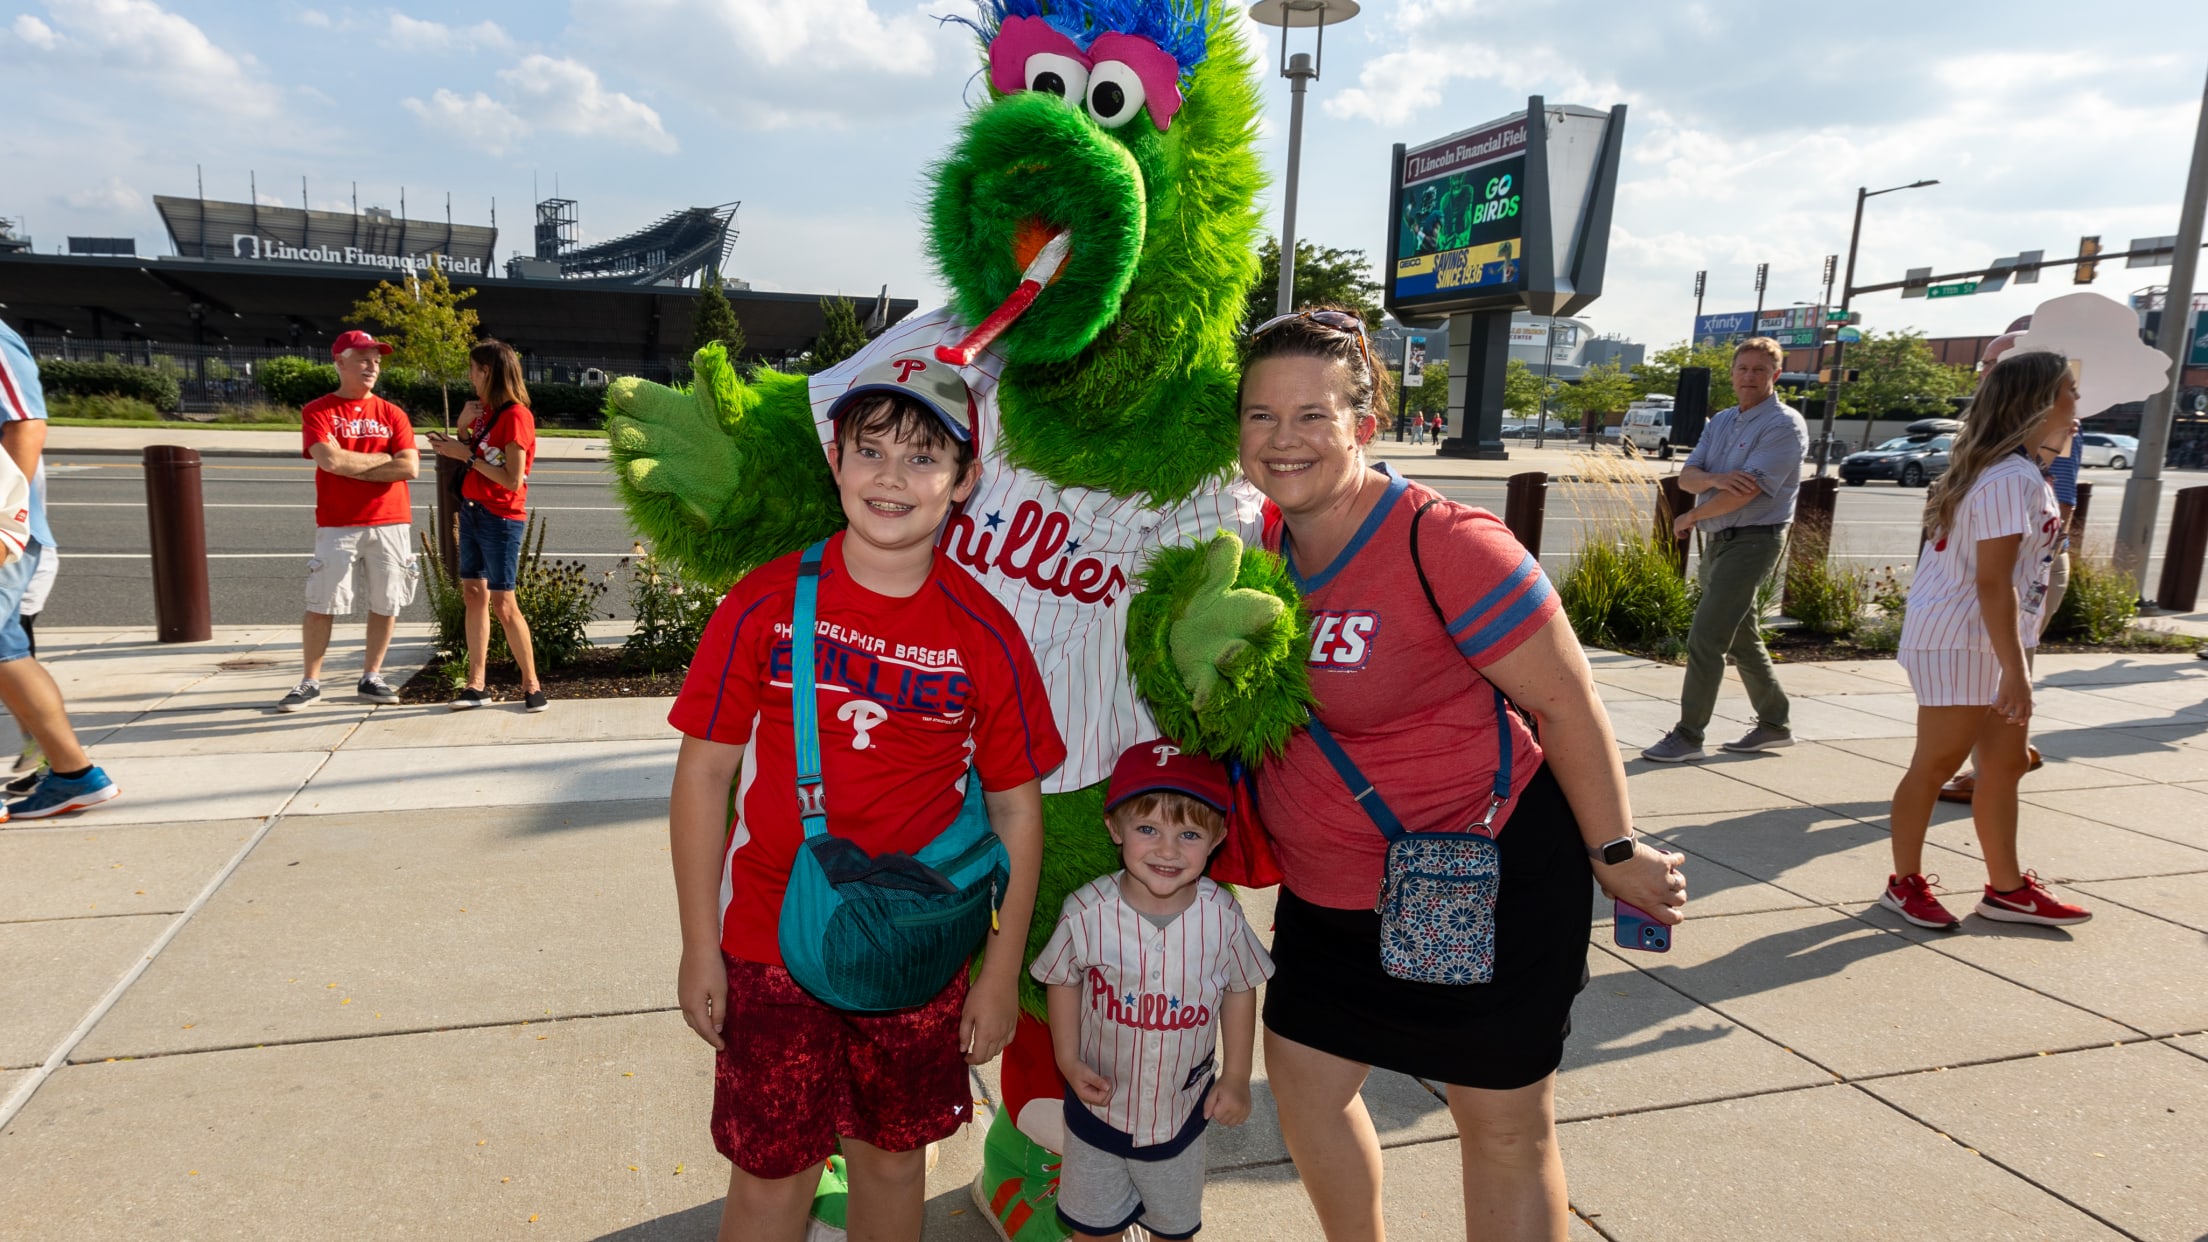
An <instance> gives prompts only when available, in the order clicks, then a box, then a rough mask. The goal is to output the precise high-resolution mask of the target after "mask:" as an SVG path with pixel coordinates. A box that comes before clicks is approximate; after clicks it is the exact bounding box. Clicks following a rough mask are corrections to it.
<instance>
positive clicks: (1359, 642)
mask: <svg viewBox="0 0 2208 1242" xmlns="http://www.w3.org/2000/svg"><path fill="white" fill-rule="evenodd" d="M1379 632H1380V614H1379V613H1377V612H1364V611H1350V612H1318V613H1313V614H1312V615H1311V667H1312V668H1319V669H1336V670H1344V671H1346V670H1349V669H1360V668H1363V667H1364V666H1365V661H1366V660H1368V659H1371V658H1372V639H1373V636H1374V635H1376V634H1378V633H1379Z"/></svg>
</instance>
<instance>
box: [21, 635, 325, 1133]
mask: <svg viewBox="0 0 2208 1242" xmlns="http://www.w3.org/2000/svg"><path fill="white" fill-rule="evenodd" d="M201 680H202V681H204V680H205V678H201ZM193 684H194V685H197V684H198V683H197V682H194V683H193ZM172 697H173V696H172ZM358 728H360V723H359V722H355V723H354V725H353V729H356V730H357V729H358ZM347 736H348V737H350V736H351V732H350V731H348V733H347ZM343 744H344V743H343V742H340V743H339V745H340V746H342V745H343ZM336 753H337V752H336V750H335V748H332V750H331V751H330V753H329V754H326V755H324V756H323V757H322V761H321V762H320V763H317V764H315V765H314V771H312V772H309V773H307V775H306V776H305V777H303V778H302V779H301V780H300V782H299V785H298V787H297V788H296V789H293V790H292V791H291V793H290V795H289V796H287V797H286V798H285V799H284V801H283V804H282V805H281V806H278V807H277V808H276V810H275V811H274V812H273V813H271V814H270V815H269V817H268V818H267V819H265V820H262V821H261V826H260V827H259V828H258V829H256V830H255V831H254V833H253V835H252V836H251V837H250V838H248V839H247V840H246V843H245V844H244V845H242V846H240V847H239V848H238V851H237V852H236V853H235V854H232V855H231V856H230V861H229V862H227V863H225V864H223V867H222V869H221V870H220V871H218V872H216V873H215V876H214V878H213V879H211V880H209V881H208V882H207V884H206V886H205V887H204V888H202V889H201V890H200V892H199V896H197V897H194V898H193V899H192V902H191V904H190V905H188V906H186V907H184V909H183V911H182V913H180V914H178V915H177V916H176V917H175V918H174V919H172V920H170V922H169V925H168V926H167V927H166V928H164V929H162V932H161V934H160V935H158V936H156V937H154V940H153V944H152V945H150V946H148V947H147V949H146V951H145V952H144V953H143V954H141V955H140V956H139V958H138V960H137V961H136V962H133V963H131V966H130V968H129V969H128V970H125V971H124V972H123V975H122V977H121V978H120V979H117V980H116V981H115V985H114V986H113V987H111V988H109V989H108V990H107V994H106V995H104V996H102V997H101V998H100V999H99V1000H98V1001H96V1002H94V1004H93V1006H92V1008H91V1010H90V1011H89V1012H87V1013H86V1014H85V1015H84V1017H83V1018H82V1019H80V1020H79V1021H78V1022H77V1025H76V1027H75V1028H74V1029H72V1030H70V1031H69V1033H68V1034H66V1035H64V1036H62V1039H61V1042H60V1043H59V1044H57V1045H55V1047H54V1050H53V1051H52V1052H51V1053H48V1054H47V1056H46V1059H45V1060H44V1061H42V1062H40V1063H39V1064H38V1065H36V1066H33V1067H32V1068H31V1072H30V1074H29V1076H27V1077H26V1078H24V1080H23V1081H22V1082H20V1083H17V1084H16V1086H15V1089H14V1090H12V1091H10V1092H9V1093H8V1095H7V1098H6V1099H4V1100H0V1130H4V1129H5V1128H6V1127H7V1126H8V1125H10V1124H11V1123H13V1122H14V1120H15V1118H16V1115H17V1114H18V1113H20V1112H22V1111H23V1108H24V1106H26V1105H28V1104H29V1103H30V1102H31V1097H32V1096H34V1095H36V1094H37V1093H38V1089H39V1088H40V1087H42V1086H44V1085H46V1080H47V1079H49V1078H51V1077H53V1076H54V1073H55V1071H57V1070H59V1069H61V1068H62V1067H63V1066H65V1065H67V1064H68V1063H69V1054H70V1053H72V1052H74V1051H76V1048H77V1045H78V1044H81V1043H83V1042H84V1040H85V1037H86V1036H88V1035H90V1034H91V1033H92V1028H94V1027H96V1026H98V1025H99V1024H100V1022H101V1021H102V1020H103V1019H105V1018H106V1017H107V1015H108V1013H109V1011H111V1010H112V1009H114V1008H115V1005H116V1003H117V1002H119V1001H121V1000H122V998H123V993H125V992H127V991H129V990H130V988H131V985H133V984H135V983H137V982H138V980H139V979H140V978H141V977H143V976H144V975H145V973H146V970H147V968H148V967H150V966H152V965H153V962H154V959H155V958H158V957H160V956H161V954H162V952H163V950H165V949H167V948H168V947H169V945H170V944H171V943H173V942H174V941H175V940H176V937H177V936H178V935H179V934H180V933H181V932H183V930H184V928H185V925H186V924H188V923H190V922H191V921H192V916H193V915H196V914H198V913H199V912H200V911H201V910H202V909H204V908H205V907H206V905H207V903H208V902H209V901H211V900H213V899H214V896H215V894H216V893H217V892H219V891H220V890H221V889H222V886H223V885H224V884H227V883H229V881H230V877H231V876H232V875H234V874H236V873H237V870H238V868H239V867H241V866H243V865H244V864H245V860H246V858H247V857H249V856H250V855H251V854H252V853H253V851H254V850H255V849H256V848H258V847H259V845H260V843H261V842H262V841H264V840H266V839H267V837H268V834H269V833H270V831H272V830H273V829H274V828H275V827H276V825H277V824H278V823H279V822H281V821H282V820H283V818H284V812H285V811H287V810H289V809H290V807H291V804H292V802H293V801H295V800H296V799H297V798H298V797H299V795H300V794H301V793H303V792H305V790H306V788H307V786H308V784H310V783H311V782H312V781H313V780H314V778H315V777H316V776H317V775H319V774H320V773H321V771H322V769H323V768H325V767H327V766H328V765H329V762H330V760H331V759H332V758H334V757H335V756H336Z"/></svg>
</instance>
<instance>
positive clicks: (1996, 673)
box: [1895, 647, 2030, 707]
mask: <svg viewBox="0 0 2208 1242" xmlns="http://www.w3.org/2000/svg"><path fill="white" fill-rule="evenodd" d="M2026 654H2027V655H2029V654H2030V653H2029V652H2026ZM1895 659H1896V661H1897V662H1898V663H1900V665H1901V670H1902V671H1903V672H1905V673H1907V674H1909V690H1910V692H1911V693H1913V694H1915V695H1916V696H1917V706H1919V707H1991V706H1993V697H1994V695H1996V694H1998V693H1999V692H2000V690H2001V661H2000V660H1999V659H1997V658H1995V656H1994V654H1993V653H1992V652H1990V651H1972V650H1969V649H1967V648H1961V647H1917V648H1910V647H1904V648H1902V649H1901V650H1900V651H1898V652H1896V653H1895Z"/></svg>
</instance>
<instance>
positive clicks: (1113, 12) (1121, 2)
mask: <svg viewBox="0 0 2208 1242" xmlns="http://www.w3.org/2000/svg"><path fill="white" fill-rule="evenodd" d="M1008 17H1040V18H1042V19H1043V20H1044V21H1046V22H1049V23H1050V24H1051V25H1052V26H1053V27H1055V28H1056V29H1057V30H1058V31H1059V32H1060V33H1061V34H1064V35H1065V36H1066V37H1067V38H1069V39H1071V40H1073V41H1074V42H1075V43H1078V44H1080V45H1081V46H1082V47H1084V48H1086V47H1087V46H1088V45H1089V41H1090V40H1092V39H1094V38H1095V37H1096V36H1098V35H1100V34H1104V33H1106V32H1108V31H1117V32H1118V33H1120V34H1131V35H1140V36H1142V37H1143V38H1145V39H1148V40H1150V41H1151V42H1152V43H1155V44H1157V45H1158V47H1159V48H1161V49H1162V50H1163V51H1164V52H1165V54H1166V55H1168V56H1171V57H1172V58H1173V60H1174V62H1175V63H1177V64H1178V65H1180V67H1181V75H1182V77H1184V78H1185V77H1187V75H1188V74H1190V73H1191V72H1194V70H1195V68H1196V66H1198V65H1200V64H1202V63H1204V56H1205V53H1206V51H1207V50H1208V48H1209V46H1210V41H1211V6H1210V4H1208V3H1207V2H1206V0H981V34H982V37H983V38H984V39H991V38H995V37H996V33H997V31H998V29H999V28H1000V27H1002V26H1003V25H1004V19H1005V18H1008Z"/></svg>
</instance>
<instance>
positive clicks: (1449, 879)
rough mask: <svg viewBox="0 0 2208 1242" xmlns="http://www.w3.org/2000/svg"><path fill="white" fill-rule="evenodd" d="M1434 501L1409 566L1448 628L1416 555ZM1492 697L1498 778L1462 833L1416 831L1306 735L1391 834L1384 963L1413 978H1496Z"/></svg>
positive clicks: (1504, 742) (1498, 727) (1505, 732)
mask: <svg viewBox="0 0 2208 1242" xmlns="http://www.w3.org/2000/svg"><path fill="white" fill-rule="evenodd" d="M1439 503H1441V502H1440V501H1439V500H1438V499H1436V500H1429V501H1427V502H1426V503H1425V504H1423V505H1420V506H1419V508H1418V512H1416V513H1415V514H1413V515H1412V516H1411V566H1412V568H1413V569H1415V570H1417V571H1418V585H1419V587H1420V588H1421V589H1423V590H1424V591H1425V592H1426V603H1427V605H1428V606H1429V607H1431V608H1432V609H1433V611H1434V617H1435V619H1436V620H1437V621H1439V622H1440V624H1441V627H1442V634H1443V636H1444V637H1446V636H1447V635H1448V630H1449V620H1448V617H1447V615H1446V614H1444V613H1443V612H1442V611H1441V604H1440V601H1438V600H1436V599H1435V598H1434V589H1433V586H1432V585H1431V584H1430V583H1428V582H1427V580H1426V567H1425V566H1424V565H1423V564H1421V563H1420V562H1419V557H1418V527H1419V522H1420V520H1421V519H1423V518H1424V517H1425V516H1426V510H1428V509H1430V508H1432V507H1433V506H1435V505H1437V504H1439ZM1488 688H1489V689H1490V690H1492V691H1493V692H1494V696H1495V748H1496V760H1495V779H1494V781H1493V783H1492V785H1491V786H1490V788H1489V797H1488V803H1487V810H1486V812H1485V813H1483V814H1482V815H1481V816H1480V817H1479V818H1478V819H1477V820H1474V821H1473V822H1472V823H1471V824H1470V825H1468V826H1467V827H1466V829H1465V830H1464V831H1462V832H1412V831H1410V830H1409V829H1407V828H1405V827H1404V826H1403V821H1402V820H1401V819H1399V818H1397V817H1396V814H1395V812H1394V811H1393V810H1392V809H1390V808H1389V806H1388V803H1387V799H1385V798H1383V797H1381V796H1380V791H1379V790H1378V789H1377V788H1375V787H1374V786H1373V783H1372V782H1371V781H1370V780H1367V779H1366V778H1365V774H1364V773H1363V772H1361V771H1359V770H1358V768H1357V764H1356V763H1355V761H1353V760H1351V759H1350V757H1349V752H1348V751H1346V750H1344V749H1342V745H1341V743H1340V742H1338V741H1336V740H1335V738H1334V735H1333V734H1332V733H1330V732H1328V731H1327V728H1326V726H1325V725H1324V724H1321V723H1320V722H1319V718H1318V717H1317V716H1316V715H1313V716H1312V717H1311V722H1310V729H1311V740H1312V741H1314V742H1317V743H1318V746H1319V753H1321V754H1323V755H1325V756H1326V760H1327V762H1328V763H1330V764H1332V765H1333V767H1334V771H1335V774H1336V775H1338V776H1340V777H1341V780H1342V784H1343V785H1344V786H1345V787H1347V788H1348V789H1349V791H1350V796H1351V797H1352V798H1354V799H1355V800H1356V802H1357V805H1358V806H1360V807H1363V808H1364V811H1365V814H1366V815H1367V816H1369V817H1371V819H1372V822H1373V826H1374V827H1376V828H1378V829H1379V830H1380V835H1381V836H1383V837H1385V838H1387V842H1388V852H1387V857H1386V861H1385V863H1384V865H1383V869H1382V875H1381V882H1380V900H1379V902H1378V903H1377V905H1376V906H1375V909H1376V910H1377V911H1378V913H1379V915H1380V968H1381V969H1382V970H1384V971H1386V972H1387V973H1388V974H1389V975H1390V976H1392V977H1394V978H1397V979H1403V980H1406V981H1408V982H1412V983H1446V984H1458V985H1468V984H1475V983H1487V982H1489V981H1491V980H1493V979H1494V977H1495V901H1496V897H1497V896H1498V894H1499V893H1500V891H1501V889H1502V877H1503V866H1502V852H1501V849H1500V848H1499V847H1498V846H1497V845H1496V842H1495V829H1494V823H1495V816H1496V815H1497V814H1498V813H1499V812H1500V811H1501V810H1502V808H1503V804H1505V803H1507V802H1509V801H1510V792H1511V779H1510V778H1511V758H1512V756H1511V744H1510V720H1509V712H1510V701H1509V700H1508V699H1506V698H1504V697H1503V692H1502V691H1501V690H1500V689H1497V688H1495V686H1494V685H1493V683H1490V684H1489V687H1488Z"/></svg>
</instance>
